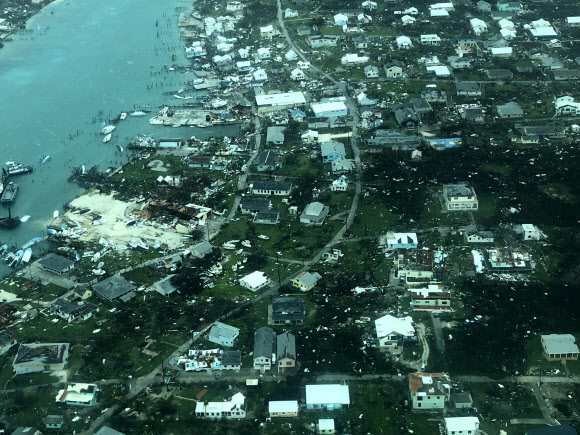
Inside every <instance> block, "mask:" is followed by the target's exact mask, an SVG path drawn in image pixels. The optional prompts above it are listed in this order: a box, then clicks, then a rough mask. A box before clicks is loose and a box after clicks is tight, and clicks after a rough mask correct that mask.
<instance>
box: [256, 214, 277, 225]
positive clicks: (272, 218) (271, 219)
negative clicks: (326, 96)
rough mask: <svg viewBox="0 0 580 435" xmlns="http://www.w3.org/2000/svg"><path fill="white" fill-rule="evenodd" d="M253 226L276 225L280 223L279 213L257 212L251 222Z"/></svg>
mask: <svg viewBox="0 0 580 435" xmlns="http://www.w3.org/2000/svg"><path fill="white" fill-rule="evenodd" d="M252 222H254V223H255V224H265V225H276V224H277V223H278V222H280V212H279V211H259V212H258V213H256V215H255V216H254V219H253V220H252Z"/></svg>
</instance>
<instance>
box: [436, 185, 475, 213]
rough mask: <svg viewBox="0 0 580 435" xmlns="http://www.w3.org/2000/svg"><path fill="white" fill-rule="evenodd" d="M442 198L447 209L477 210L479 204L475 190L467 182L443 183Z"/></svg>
mask: <svg viewBox="0 0 580 435" xmlns="http://www.w3.org/2000/svg"><path fill="white" fill-rule="evenodd" d="M443 199H444V200H445V207H446V208H447V210H448V211H452V210H477V209H478V205H479V203H478V201H477V195H476V194H475V190H473V187H471V186H470V185H468V184H467V183H458V184H445V185H443Z"/></svg>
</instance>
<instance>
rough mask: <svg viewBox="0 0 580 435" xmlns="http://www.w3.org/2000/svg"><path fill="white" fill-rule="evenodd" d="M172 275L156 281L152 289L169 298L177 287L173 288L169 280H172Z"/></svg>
mask: <svg viewBox="0 0 580 435" xmlns="http://www.w3.org/2000/svg"><path fill="white" fill-rule="evenodd" d="M173 277H174V275H168V276H166V277H165V278H162V279H161V280H159V281H157V282H156V283H155V285H154V289H155V291H156V292H157V293H160V294H162V295H163V296H169V295H170V294H173V293H174V292H176V291H177V287H175V286H174V285H173V284H172V283H171V280H172V279H173Z"/></svg>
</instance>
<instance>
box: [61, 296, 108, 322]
mask: <svg viewBox="0 0 580 435" xmlns="http://www.w3.org/2000/svg"><path fill="white" fill-rule="evenodd" d="M50 311H51V312H52V313H54V314H56V315H57V316H58V317H60V318H61V319H63V320H66V321H67V322H68V323H72V322H74V321H75V320H81V321H82V320H86V319H89V318H91V317H92V316H93V313H98V312H99V307H97V306H96V305H94V304H91V303H89V302H85V301H83V300H80V301H74V300H73V301H69V300H67V299H64V298H59V299H56V300H55V301H54V302H53V303H52V304H51V305H50Z"/></svg>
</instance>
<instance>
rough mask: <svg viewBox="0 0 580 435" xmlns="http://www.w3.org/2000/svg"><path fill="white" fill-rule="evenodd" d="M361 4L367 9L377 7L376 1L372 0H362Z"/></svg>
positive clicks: (372, 9)
mask: <svg viewBox="0 0 580 435" xmlns="http://www.w3.org/2000/svg"><path fill="white" fill-rule="evenodd" d="M361 6H362V7H363V9H369V10H371V11H374V10H376V9H377V7H378V6H377V3H376V2H373V1H371V0H366V1H364V2H362V5H361Z"/></svg>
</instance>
